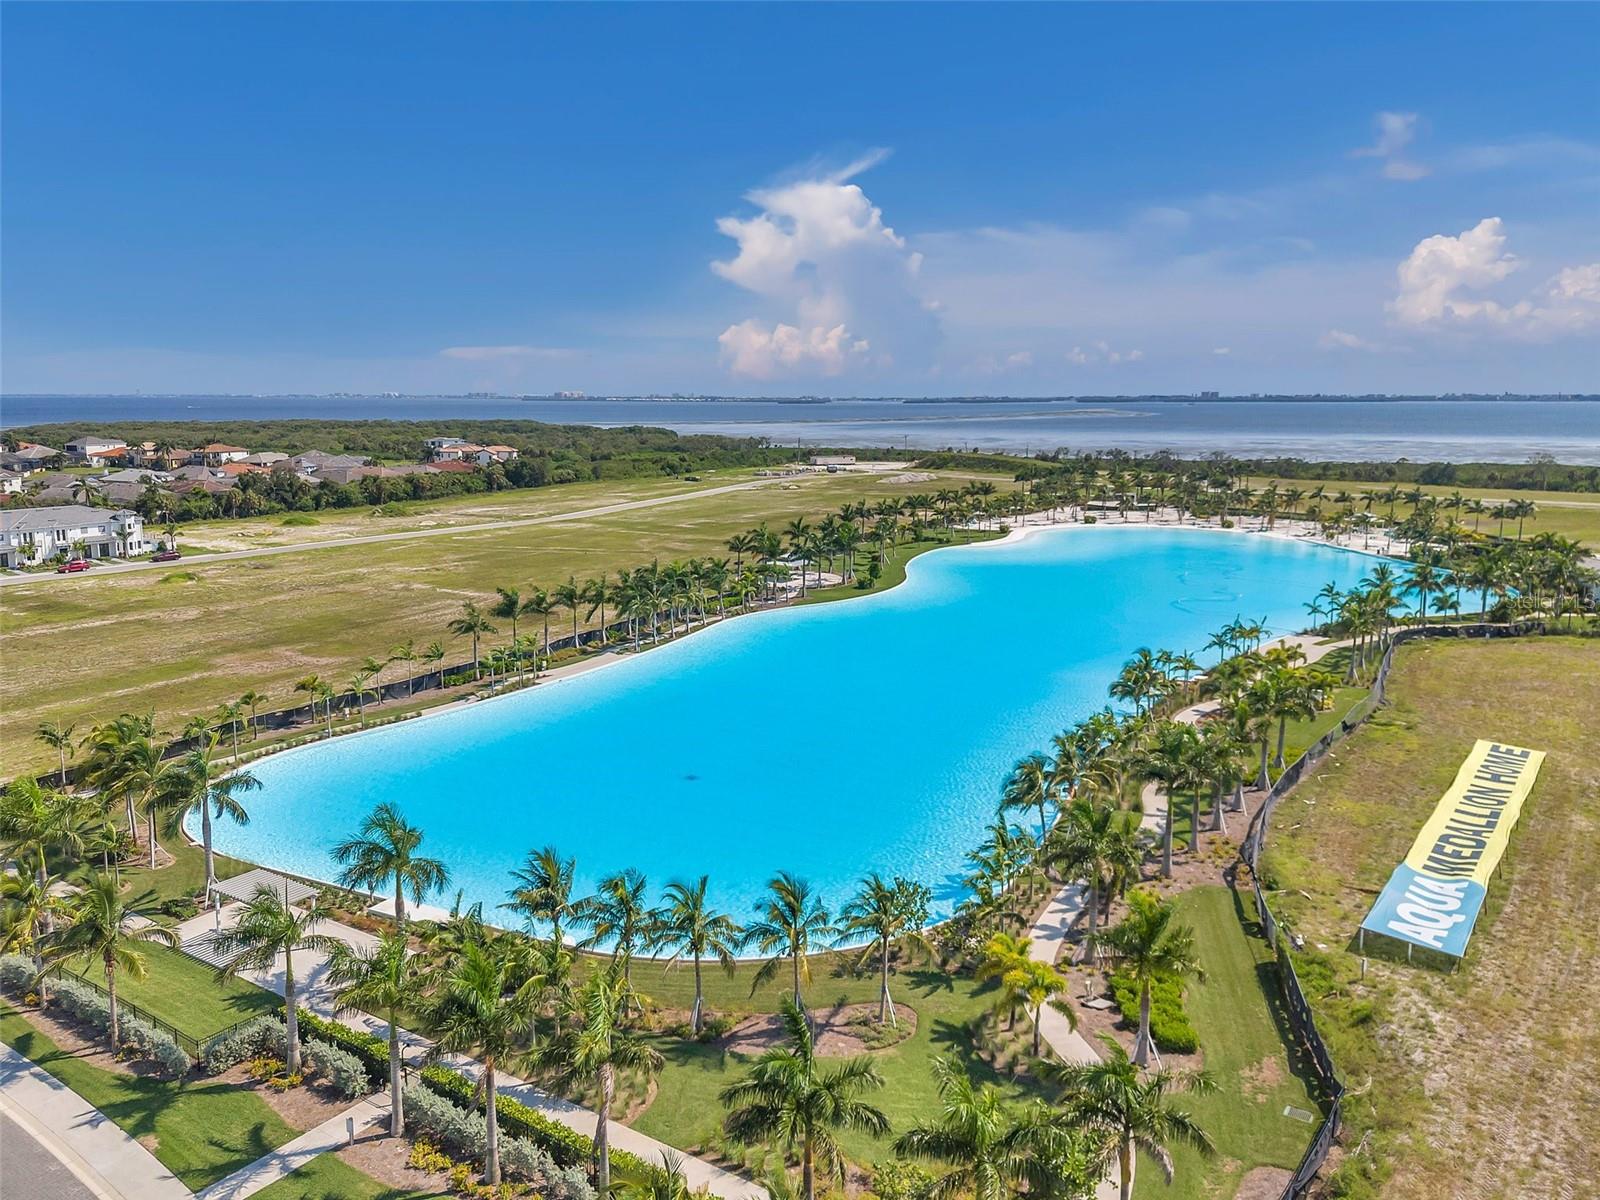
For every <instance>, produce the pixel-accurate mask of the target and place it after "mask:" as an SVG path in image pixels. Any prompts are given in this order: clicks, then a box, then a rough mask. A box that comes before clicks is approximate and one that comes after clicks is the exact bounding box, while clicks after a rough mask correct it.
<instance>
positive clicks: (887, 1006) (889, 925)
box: [839, 871, 933, 1025]
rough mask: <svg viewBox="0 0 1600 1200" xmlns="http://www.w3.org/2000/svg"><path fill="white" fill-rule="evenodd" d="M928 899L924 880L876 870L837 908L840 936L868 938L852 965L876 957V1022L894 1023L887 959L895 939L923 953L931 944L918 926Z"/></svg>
mask: <svg viewBox="0 0 1600 1200" xmlns="http://www.w3.org/2000/svg"><path fill="white" fill-rule="evenodd" d="M930 899H931V897H930V894H929V891H928V887H927V885H926V884H922V883H917V882H915V881H913V880H910V879H902V878H900V876H898V875H896V876H895V877H894V879H893V881H887V882H886V881H885V880H884V878H883V876H881V875H879V874H878V873H877V872H876V871H874V872H873V873H872V874H870V875H868V876H866V877H865V878H863V879H862V880H861V887H860V889H859V890H858V891H857V892H856V894H855V897H854V898H853V899H852V900H851V901H850V903H848V904H846V905H845V906H844V907H843V908H842V909H840V910H839V917H840V921H839V930H840V940H841V941H846V940H849V939H851V938H856V937H860V936H862V935H863V934H865V935H867V936H868V937H870V938H871V940H870V941H869V942H868V943H867V944H866V946H865V947H864V948H863V949H862V952H861V957H860V959H858V960H857V963H856V969H857V970H860V968H861V966H862V965H863V964H864V963H865V962H866V960H867V959H868V958H869V957H872V956H874V955H875V956H876V957H877V959H878V1024H880V1025H884V1024H889V1025H896V1024H898V1023H899V1021H898V1019H897V1018H896V1017H895V1012H894V999H893V998H892V997H891V996H890V995H889V960H890V958H891V957H892V955H893V953H894V945H895V943H896V942H898V941H901V940H904V941H905V942H906V944H907V945H908V946H915V947H917V948H918V949H920V950H922V952H923V953H925V954H931V953H932V952H933V947H932V946H931V945H929V943H928V940H927V938H926V937H924V936H923V933H922V927H923V926H924V925H926V924H927V923H928V903H929V900H930Z"/></svg>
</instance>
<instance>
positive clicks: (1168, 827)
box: [1161, 792, 1173, 879]
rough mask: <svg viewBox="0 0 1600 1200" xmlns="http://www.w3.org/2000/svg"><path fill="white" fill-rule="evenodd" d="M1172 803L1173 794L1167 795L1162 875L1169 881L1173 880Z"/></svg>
mask: <svg viewBox="0 0 1600 1200" xmlns="http://www.w3.org/2000/svg"><path fill="white" fill-rule="evenodd" d="M1172 801H1173V794H1172V793H1171V792H1168V793H1167V819H1166V820H1165V821H1164V822H1163V823H1162V826H1161V874H1162V876H1163V877H1165V878H1167V879H1171V878H1172Z"/></svg>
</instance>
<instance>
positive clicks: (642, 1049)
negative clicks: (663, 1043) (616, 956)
mask: <svg viewBox="0 0 1600 1200" xmlns="http://www.w3.org/2000/svg"><path fill="white" fill-rule="evenodd" d="M636 1003H637V997H636V996H634V995H633V990H632V988H630V987H629V985H628V981H627V979H626V978H625V977H624V975H623V973H622V972H621V971H620V970H619V969H618V967H617V965H616V964H613V965H612V966H611V967H610V969H608V970H605V971H596V972H595V973H594V974H592V975H590V976H589V978H588V979H586V980H584V983H583V987H582V988H581V989H580V990H579V992H578V994H577V995H576V996H574V997H573V998H572V1001H571V1005H570V1010H569V1012H568V1013H567V1014H566V1019H564V1020H563V1021H562V1022H561V1025H560V1026H559V1028H558V1031H557V1033H556V1034H555V1036H554V1037H552V1038H551V1040H550V1041H549V1042H548V1043H547V1044H546V1045H545V1046H544V1047H543V1048H542V1049H541V1051H540V1055H539V1058H540V1061H541V1062H544V1063H546V1064H548V1065H549V1066H551V1067H552V1068H553V1074H554V1077H555V1079H556V1081H557V1082H558V1083H568V1084H570V1083H575V1082H579V1081H582V1082H589V1081H593V1082H594V1083H595V1084H597V1085H598V1086H599V1089H600V1098H599V1102H598V1103H597V1104H596V1105H595V1108H596V1110H597V1114H598V1115H597V1117H596V1119H595V1125H594V1185H595V1193H596V1194H597V1195H600V1196H605V1195H608V1194H609V1192H610V1190H611V1130H610V1125H611V1105H612V1103H613V1102H614V1101H615V1100H616V1095H617V1072H618V1071H643V1072H644V1073H645V1074H646V1075H653V1074H654V1073H655V1072H656V1071H659V1070H660V1069H661V1062H662V1059H661V1052H660V1051H659V1050H657V1049H656V1048H655V1047H654V1046H652V1045H650V1043H649V1042H647V1041H645V1040H644V1039H643V1038H641V1037H639V1036H638V1035H636V1034H634V1033H632V1032H631V1031H630V1030H628V1029H627V1028H626V1027H625V1026H624V1024H623V1020H624V1018H625V1016H626V1014H627V1011H628V1008H629V1007H630V1006H631V1005H633V1004H636Z"/></svg>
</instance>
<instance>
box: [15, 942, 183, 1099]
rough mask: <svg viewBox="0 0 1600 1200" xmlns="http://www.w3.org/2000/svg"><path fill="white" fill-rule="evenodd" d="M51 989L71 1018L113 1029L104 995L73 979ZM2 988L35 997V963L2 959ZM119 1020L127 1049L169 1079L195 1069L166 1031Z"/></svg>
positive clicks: (57, 981)
mask: <svg viewBox="0 0 1600 1200" xmlns="http://www.w3.org/2000/svg"><path fill="white" fill-rule="evenodd" d="M48 986H49V988H50V991H51V995H52V997H53V1000H54V1002H55V1004H56V1006H57V1007H58V1008H59V1009H60V1010H61V1011H62V1012H63V1013H65V1014H66V1015H67V1016H69V1017H71V1018H72V1019H73V1020H75V1021H81V1022H82V1023H83V1024H85V1025H88V1026H89V1027H91V1028H92V1029H97V1030H100V1031H101V1032H104V1031H106V1030H108V1029H110V1028H111V1002H110V1000H109V999H108V998H107V996H106V995H105V993H104V992H101V991H100V990H99V989H98V988H94V987H91V986H89V984H87V983H85V982H83V981H82V980H79V979H74V978H72V977H71V976H58V977H56V978H52V979H51V980H50V981H49V983H48ZM0 988H3V989H4V990H6V991H8V992H10V993H12V994H13V995H15V996H19V997H21V996H27V995H29V994H31V993H33V992H34V991H35V990H36V989H35V987H34V969H33V963H32V962H31V961H30V960H29V959H27V958H24V957H23V956H22V955H20V954H7V955H5V956H3V957H0ZM117 1016H118V1018H119V1019H118V1022H117V1032H118V1034H119V1035H120V1036H121V1038H122V1045H123V1046H124V1047H126V1048H128V1049H131V1050H133V1051H134V1052H135V1053H137V1054H138V1055H139V1056H140V1057H142V1058H148V1059H150V1060H151V1061H152V1062H154V1063H155V1064H156V1065H157V1066H158V1067H160V1068H161V1069H162V1070H163V1071H164V1072H166V1073H167V1074H169V1075H175V1076H176V1075H183V1074H186V1073H187V1072H188V1070H189V1068H190V1067H192V1066H193V1065H194V1063H193V1061H192V1060H191V1059H190V1058H189V1056H188V1054H186V1053H185V1052H184V1049H183V1047H182V1046H180V1045H178V1042H177V1039H175V1038H174V1037H173V1036H172V1035H171V1034H169V1033H167V1032H166V1031H165V1030H162V1029H157V1028H156V1027H155V1026H154V1025H151V1024H150V1023H149V1022H148V1021H141V1020H140V1019H139V1018H138V1017H135V1016H133V1015H131V1014H130V1013H128V1012H127V1010H126V1009H122V1010H121V1011H119V1012H118V1014H117Z"/></svg>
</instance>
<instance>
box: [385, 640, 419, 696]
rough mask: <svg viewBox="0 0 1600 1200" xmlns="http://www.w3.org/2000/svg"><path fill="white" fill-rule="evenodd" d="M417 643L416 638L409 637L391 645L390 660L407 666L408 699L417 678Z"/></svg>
mask: <svg viewBox="0 0 1600 1200" xmlns="http://www.w3.org/2000/svg"><path fill="white" fill-rule="evenodd" d="M417 657H418V655H417V643H416V639H415V638H407V639H406V640H405V641H403V642H399V643H397V644H395V645H393V646H391V647H389V657H388V661H389V662H391V663H404V664H405V667H406V699H407V700H409V699H410V698H411V691H412V686H413V685H414V684H415V682H416V679H415V675H416V661H417Z"/></svg>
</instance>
